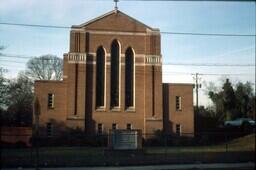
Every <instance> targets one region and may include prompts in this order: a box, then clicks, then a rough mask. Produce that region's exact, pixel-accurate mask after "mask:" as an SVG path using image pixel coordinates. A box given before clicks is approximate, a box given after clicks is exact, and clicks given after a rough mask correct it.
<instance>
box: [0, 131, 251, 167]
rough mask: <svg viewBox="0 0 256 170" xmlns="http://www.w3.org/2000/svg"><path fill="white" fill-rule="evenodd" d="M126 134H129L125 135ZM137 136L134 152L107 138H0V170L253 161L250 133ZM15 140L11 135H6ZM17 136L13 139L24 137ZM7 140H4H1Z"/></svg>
mask: <svg viewBox="0 0 256 170" xmlns="http://www.w3.org/2000/svg"><path fill="white" fill-rule="evenodd" d="M129 135H130V134H129ZM139 135H141V139H142V140H141V144H142V147H141V148H140V149H138V150H125V151H124V150H113V149H111V148H110V147H109V146H108V144H109V139H110V138H111V135H109V134H98V135H85V134H69V135H55V136H51V137H46V136H40V135H39V136H38V137H36V136H28V135H24V136H23V138H24V139H28V138H30V140H29V144H28V143H26V142H24V141H16V142H12V143H8V141H2V139H1V146H2V151H1V159H2V160H1V162H2V167H13V168H16V167H35V168H36V169H38V168H39V167H76V166H106V165H112V166H113V165H114V166H115V165H145V164H167V163H168V164H169V163H195V162H201V163H207V162H210V163H212V162H244V161H245V162H248V161H254V160H255V156H254V152H255V130H251V131H243V132H236V131H224V132H214V131H212V132H200V133H196V134H180V135H176V134H168V135H167V134H164V133H161V132H157V133H154V134H143V133H141V134H139ZM9 137H10V138H14V136H11V135H10V136H9ZM23 138H20V137H19V138H17V139H23ZM5 139H6V137H5Z"/></svg>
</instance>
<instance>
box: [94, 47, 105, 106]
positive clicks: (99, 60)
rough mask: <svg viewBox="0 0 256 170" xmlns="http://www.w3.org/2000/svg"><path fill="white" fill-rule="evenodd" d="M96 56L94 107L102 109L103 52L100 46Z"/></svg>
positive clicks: (103, 82)
mask: <svg viewBox="0 0 256 170" xmlns="http://www.w3.org/2000/svg"><path fill="white" fill-rule="evenodd" d="M96 55H97V56H96V107H102V106H104V103H105V98H104V96H105V95H104V94H105V88H104V86H105V51H104V49H103V47H102V46H100V47H99V48H98V49H97V53H96Z"/></svg>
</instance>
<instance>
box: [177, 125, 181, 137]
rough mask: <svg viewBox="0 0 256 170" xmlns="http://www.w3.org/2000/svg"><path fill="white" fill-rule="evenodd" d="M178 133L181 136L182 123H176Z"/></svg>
mask: <svg viewBox="0 0 256 170" xmlns="http://www.w3.org/2000/svg"><path fill="white" fill-rule="evenodd" d="M176 134H177V135H179V136H181V125H180V124H177V125H176Z"/></svg>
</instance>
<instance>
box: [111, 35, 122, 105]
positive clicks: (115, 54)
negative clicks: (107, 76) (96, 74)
mask: <svg viewBox="0 0 256 170" xmlns="http://www.w3.org/2000/svg"><path fill="white" fill-rule="evenodd" d="M119 53H120V46H119V43H118V41H117V40H114V41H113V42H112V44H111V99H110V105H111V107H116V106H119V81H120V80H119V60H120V59H119V58H120V54H119Z"/></svg>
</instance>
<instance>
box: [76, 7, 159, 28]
mask: <svg viewBox="0 0 256 170" xmlns="http://www.w3.org/2000/svg"><path fill="white" fill-rule="evenodd" d="M113 13H120V14H122V15H124V16H126V17H128V18H130V19H131V20H134V21H135V22H137V23H139V24H141V25H143V26H144V27H146V28H148V29H150V30H152V31H158V30H159V29H154V28H151V27H150V26H148V25H146V24H144V23H142V22H140V21H138V20H137V19H135V18H133V17H131V16H129V15H127V14H125V13H124V12H122V11H120V10H111V11H109V12H107V13H105V14H103V15H100V16H98V17H96V18H94V19H91V20H89V21H87V22H85V23H83V24H80V25H72V27H71V28H82V27H84V26H87V25H89V24H91V23H93V22H96V21H98V20H100V19H102V18H104V17H107V16H109V15H112V14H113Z"/></svg>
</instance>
